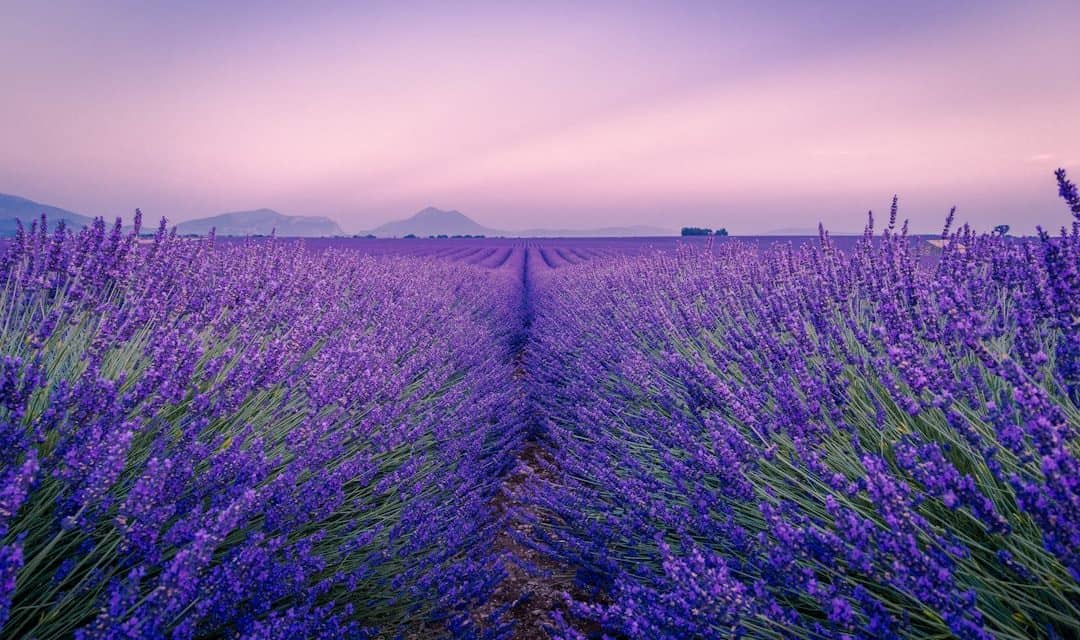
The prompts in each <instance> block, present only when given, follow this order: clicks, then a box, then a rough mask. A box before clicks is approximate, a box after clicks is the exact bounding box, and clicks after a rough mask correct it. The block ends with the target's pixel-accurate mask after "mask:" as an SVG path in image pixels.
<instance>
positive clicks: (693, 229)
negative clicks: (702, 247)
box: [682, 227, 712, 236]
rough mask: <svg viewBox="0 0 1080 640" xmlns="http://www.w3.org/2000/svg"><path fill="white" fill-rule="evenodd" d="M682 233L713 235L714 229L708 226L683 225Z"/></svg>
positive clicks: (688, 234)
mask: <svg viewBox="0 0 1080 640" xmlns="http://www.w3.org/2000/svg"><path fill="white" fill-rule="evenodd" d="M682 235H684V236H711V235H712V229H709V228H708V227H683V228H682Z"/></svg>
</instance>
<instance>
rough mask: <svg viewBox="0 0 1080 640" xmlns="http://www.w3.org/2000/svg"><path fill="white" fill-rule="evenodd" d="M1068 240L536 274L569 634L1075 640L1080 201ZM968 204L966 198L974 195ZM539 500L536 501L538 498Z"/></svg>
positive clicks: (547, 491)
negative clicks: (568, 585)
mask: <svg viewBox="0 0 1080 640" xmlns="http://www.w3.org/2000/svg"><path fill="white" fill-rule="evenodd" d="M1059 180H1060V185H1061V192H1062V195H1063V196H1064V197H1065V199H1066V200H1067V201H1068V202H1069V204H1070V207H1071V208H1072V210H1073V214H1074V216H1075V218H1076V221H1074V222H1073V223H1072V226H1071V229H1069V230H1066V229H1062V230H1061V232H1060V234H1057V235H1055V236H1053V237H1051V236H1050V235H1047V234H1043V235H1042V236H1041V237H1040V238H1039V239H1033V240H1014V239H1009V238H1003V237H1000V236H991V235H978V234H975V233H973V232H972V231H971V230H969V229H967V228H963V229H960V230H958V231H955V232H950V231H949V230H948V226H947V227H946V232H945V233H943V239H945V240H946V248H945V249H944V251H943V252H942V253H941V255H940V256H937V257H936V258H935V259H927V256H926V255H925V254H924V251H923V249H922V247H924V246H925V243H923V242H914V241H912V240H910V239H909V238H908V237H907V235H906V233H905V232H904V230H902V229H897V228H896V223H897V221H896V210H895V206H894V209H893V211H892V212H891V216H890V220H889V222H888V225H887V228H886V229H885V230H884V231H883V232H882V234H880V235H879V236H874V233H873V221H872V220H871V224H870V225H869V226H868V229H867V233H866V235H865V236H864V239H863V240H862V241H861V242H860V243H858V244H857V245H856V246H854V247H853V248H851V249H849V250H844V251H842V250H840V249H838V248H837V247H836V246H835V245H834V244H833V243H832V242H831V240H830V239H829V238H828V236H827V235H826V234H824V233H823V234H822V237H821V242H820V243H819V244H818V246H809V245H803V246H800V247H797V248H796V247H790V246H789V247H782V246H781V247H774V248H771V249H767V248H762V247H759V246H755V245H751V244H748V243H740V242H729V243H718V244H716V245H714V246H712V247H711V249H710V250H709V251H702V250H701V249H700V248H698V249H687V250H684V251H682V252H679V253H676V254H657V255H655V256H653V257H644V258H624V259H621V260H620V259H615V260H608V261H602V262H592V263H586V264H583V265H579V266H578V267H575V268H567V269H559V270H554V271H548V272H546V273H537V274H536V277H535V278H534V280H535V281H534V283H533V290H534V291H536V299H535V302H534V308H535V318H534V320H533V325H532V327H533V342H532V346H531V349H530V351H529V370H530V372H531V376H532V378H531V381H530V382H531V384H532V385H534V388H533V397H534V398H536V399H537V403H538V407H537V410H536V411H537V414H538V415H541V416H543V417H544V418H545V419H546V424H545V428H546V432H547V434H548V438H549V442H548V446H549V447H551V449H552V451H553V455H555V456H557V459H558V461H559V463H558V465H553V466H552V468H551V469H549V470H548V471H549V472H550V474H551V475H553V476H554V477H555V478H557V479H556V480H554V481H552V482H550V483H547V484H546V485H541V486H540V487H539V488H537V490H536V491H535V492H534V494H533V495H532V500H533V502H534V504H535V510H536V512H537V513H539V514H541V515H540V516H539V521H540V522H541V523H546V527H545V528H544V529H543V530H544V531H545V532H546V533H544V534H543V535H541V536H540V537H539V538H538V539H535V540H533V541H532V542H533V544H535V545H537V546H539V547H540V548H541V549H543V550H544V551H546V552H547V553H549V554H551V555H552V556H553V558H554V559H556V560H558V561H559V562H561V563H565V564H567V565H572V566H577V567H579V569H578V572H577V580H578V582H579V583H580V586H581V587H582V589H583V591H584V593H586V594H589V595H588V596H587V597H584V598H583V599H576V600H570V601H569V602H568V613H567V614H565V615H563V614H559V613H556V615H555V624H554V630H555V634H556V636H557V637H564V638H584V637H586V635H585V632H584V630H590V629H591V630H594V631H595V629H596V628H597V627H599V628H600V629H601V630H602V631H603V633H605V634H607V635H608V636H624V637H630V638H660V637H665V638H666V637H673V638H674V637H678V638H690V637H709V638H714V637H716V638H720V637H742V636H749V637H759V638H773V637H776V638H779V637H802V638H837V637H840V638H856V637H858V638H901V637H903V638H926V637H960V638H995V637H996V638H1017V639H1019V638H1038V637H1042V638H1062V637H1075V636H1074V635H1071V634H1075V631H1076V629H1077V628H1080V434H1078V432H1080V325H1078V324H1077V323H1078V322H1080V199H1078V198H1077V195H1076V190H1075V188H1073V187H1072V186H1071V184H1069V183H1068V182H1067V181H1066V180H1065V178H1064V175H1063V174H1061V175H1059ZM950 218H951V216H950ZM527 517H531V518H532V517H537V516H535V515H534V514H529V515H528V516H527Z"/></svg>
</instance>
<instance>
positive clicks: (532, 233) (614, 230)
mask: <svg viewBox="0 0 1080 640" xmlns="http://www.w3.org/2000/svg"><path fill="white" fill-rule="evenodd" d="M370 233H372V234H373V235H376V236H379V237H392V238H401V237H404V236H407V235H409V234H412V235H415V236H419V237H421V238H426V237H428V236H438V235H448V236H464V235H473V236H489V237H491V236H508V237H518V238H572V237H626V236H670V235H674V234H675V232H674V231H671V230H669V229H661V228H658V227H645V226H631V227H603V228H600V229H524V230H518V231H514V230H505V229H492V228H490V227H485V226H483V225H482V224H480V223H478V222H476V221H475V220H473V219H472V218H470V217H469V216H467V215H465V214H463V213H461V212H460V211H444V210H442V209H436V208H435V207H427V208H426V209H423V210H421V211H419V212H417V213H415V214H414V215H413V216H412V217H410V218H406V219H404V220H397V221H394V222H387V223H386V224H383V225H380V226H378V227H375V228H374V229H372V230H371V232H370Z"/></svg>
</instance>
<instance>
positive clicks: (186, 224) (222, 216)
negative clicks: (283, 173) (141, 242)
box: [176, 208, 345, 238]
mask: <svg viewBox="0 0 1080 640" xmlns="http://www.w3.org/2000/svg"><path fill="white" fill-rule="evenodd" d="M211 229H213V230H214V233H215V234H216V235H219V236H257V235H263V236H268V235H270V234H271V233H274V234H275V235H277V236H279V237H283V238H317V237H326V236H341V235H345V233H344V232H343V231H342V230H341V227H339V226H338V223H337V222H335V221H334V220H331V219H330V218H327V217H325V216H293V215H286V214H284V213H281V212H279V211H275V210H273V209H267V208H262V209H249V210H245V211H229V212H226V213H219V214H216V215H212V216H206V217H204V218H195V219H194V220H185V221H183V222H178V223H177V224H176V232H177V233H179V234H181V235H200V236H201V235H206V234H208V233H210V230H211Z"/></svg>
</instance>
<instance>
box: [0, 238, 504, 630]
mask: <svg viewBox="0 0 1080 640" xmlns="http://www.w3.org/2000/svg"><path fill="white" fill-rule="evenodd" d="M137 233H138V220H137V221H136V229H135V231H134V232H131V233H124V232H123V231H122V228H121V226H120V224H119V223H117V224H116V225H114V226H113V227H111V228H107V227H106V225H105V224H104V222H103V221H101V220H98V221H96V222H95V223H94V224H93V225H92V226H90V227H89V228H87V229H84V230H83V231H81V232H79V233H78V234H72V233H71V232H70V231H68V230H66V229H64V228H63V227H62V226H58V227H57V228H56V229H55V230H54V231H53V232H52V233H49V232H47V229H46V224H45V221H44V219H43V220H41V221H40V222H35V223H34V224H33V225H32V226H31V228H30V229H29V231H28V232H23V233H21V234H20V235H19V237H17V238H16V239H15V240H14V241H13V242H11V243H10V244H9V245H7V246H5V247H4V248H3V249H4V251H3V253H4V256H3V259H2V263H0V322H2V323H3V325H2V331H0V351H2V353H3V354H4V356H3V362H2V369H0V443H2V444H3V446H2V447H0V463H2V464H0V629H2V631H0V635H3V636H4V637H26V636H32V637H36V638H53V637H71V636H74V637H77V638H85V639H90V638H113V637H125V638H128V637H146V638H158V637H166V636H168V637H174V638H194V637H209V636H226V635H228V636H234V637H252V638H262V637H282V638H285V637H289V638H295V637H375V636H383V635H387V636H392V635H396V634H399V633H424V634H427V635H439V634H440V633H441V634H450V633H452V631H451V630H452V629H458V630H462V633H460V634H457V635H462V634H469V633H471V634H473V635H477V636H479V635H481V634H482V631H481V630H476V629H475V625H472V624H471V620H470V618H469V615H468V609H469V608H470V607H471V606H472V605H473V604H475V603H477V602H479V601H481V600H483V599H484V598H485V597H486V594H487V593H489V592H490V589H491V588H492V585H493V583H494V582H496V581H497V580H498V579H499V576H500V575H501V568H500V563H501V560H500V559H499V558H498V557H495V556H494V555H493V554H492V553H491V551H490V542H491V540H492V538H493V535H494V528H495V525H496V520H495V516H494V513H493V512H492V510H491V507H490V501H491V498H492V497H493V496H494V494H495V491H496V489H497V484H498V479H499V476H500V474H501V473H502V472H503V470H504V469H505V468H506V467H507V466H508V464H509V463H510V456H511V452H512V451H513V450H514V449H515V448H516V447H517V446H518V443H519V441H520V437H521V435H520V434H521V427H520V425H519V419H518V418H517V416H515V415H514V414H513V413H509V412H505V411H503V408H504V407H505V406H507V405H509V404H510V400H511V396H512V395H513V391H514V390H513V389H511V388H508V385H507V384H506V381H507V380H509V379H510V378H511V375H512V371H511V369H510V367H511V365H510V358H509V354H510V348H511V347H510V340H511V337H512V336H513V335H514V334H516V332H517V329H516V328H515V322H517V321H518V320H517V319H516V317H515V315H514V313H513V310H512V309H511V308H510V305H509V304H508V301H509V300H511V299H517V294H516V289H515V287H519V286H520V280H519V279H515V277H513V276H516V274H505V273H502V272H499V271H485V270H483V269H480V268H478V267H470V266H467V265H464V264H456V263H451V262H446V261H433V260H424V259H413V258H398V257H393V256H387V257H380V258H376V257H366V256H363V255H360V254H358V253H355V252H347V251H336V250H320V251H315V250H307V249H305V248H304V247H302V246H300V245H297V244H290V243H285V242H281V241H274V240H271V241H249V242H244V243H239V244H218V243H216V242H215V241H214V239H213V238H212V237H211V238H208V239H203V240H194V241H192V240H181V239H178V238H176V237H174V235H173V234H171V233H168V232H166V229H165V226H164V223H163V224H162V226H161V227H160V228H159V230H158V232H157V234H156V235H155V236H154V237H153V239H152V240H147V241H143V240H139V238H138V235H137ZM493 293H494V295H493Z"/></svg>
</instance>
